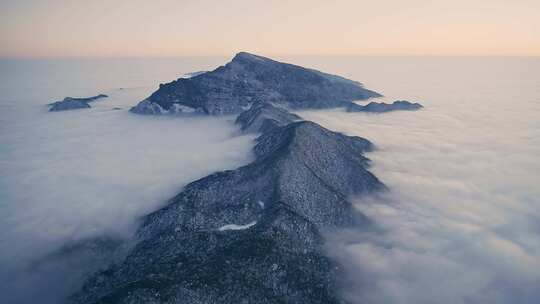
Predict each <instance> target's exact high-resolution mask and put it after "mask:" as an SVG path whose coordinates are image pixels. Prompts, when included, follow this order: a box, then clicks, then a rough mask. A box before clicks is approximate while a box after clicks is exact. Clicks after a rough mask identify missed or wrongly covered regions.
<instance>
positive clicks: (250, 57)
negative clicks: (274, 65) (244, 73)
mask: <svg viewBox="0 0 540 304" xmlns="http://www.w3.org/2000/svg"><path fill="white" fill-rule="evenodd" d="M238 61H259V62H261V61H271V59H269V58H266V57H263V56H259V55H255V54H251V53H248V52H239V53H237V54H236V55H235V56H234V57H233V59H232V62H238Z"/></svg>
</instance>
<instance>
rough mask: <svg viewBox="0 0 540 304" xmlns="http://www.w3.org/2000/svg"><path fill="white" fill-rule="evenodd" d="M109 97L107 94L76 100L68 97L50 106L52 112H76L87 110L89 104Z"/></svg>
mask: <svg viewBox="0 0 540 304" xmlns="http://www.w3.org/2000/svg"><path fill="white" fill-rule="evenodd" d="M106 97H108V96H107V95H105V94H99V95H96V96H92V97H85V98H75V97H66V98H64V99H63V100H61V101H56V102H53V103H50V104H49V106H51V108H50V109H49V111H50V112H56V111H66V110H74V109H87V108H90V105H89V104H88V103H89V102H92V101H96V100H98V99H101V98H106Z"/></svg>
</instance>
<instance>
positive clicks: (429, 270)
mask: <svg viewBox="0 0 540 304" xmlns="http://www.w3.org/2000/svg"><path fill="white" fill-rule="evenodd" d="M531 99H534V98H531ZM519 104H520V109H519V111H518V110H512V108H513V109H515V105H513V106H508V108H510V109H505V108H504V107H500V108H497V107H490V108H488V109H485V110H484V112H483V113H482V112H478V113H471V108H472V107H471V106H470V105H466V104H462V105H460V104H459V103H455V104H453V105H446V106H445V105H441V104H438V103H437V100H433V101H432V102H430V101H429V100H427V101H424V106H425V107H426V108H425V109H424V110H421V111H418V112H400V113H397V112H395V113H387V114H382V115H377V114H364V113H346V112H344V111H342V110H336V111H309V112H300V113H299V114H300V115H302V116H303V118H305V119H311V120H314V121H316V122H319V123H321V124H322V125H324V126H326V127H328V128H330V129H333V130H337V131H342V132H344V133H346V134H349V135H359V136H364V137H366V138H369V139H370V140H371V141H373V142H374V144H375V145H376V146H377V150H376V151H374V152H372V153H369V154H368V155H367V156H368V157H369V158H370V159H372V161H373V162H372V164H373V167H372V168H371V171H372V172H373V173H374V174H375V175H376V176H378V177H379V178H380V179H381V180H382V181H383V182H384V183H385V184H386V185H387V186H388V187H389V189H390V190H389V191H388V192H386V193H382V194H378V195H376V196H372V197H356V198H351V200H352V201H353V202H354V205H355V207H356V208H357V209H358V210H359V211H361V212H363V213H364V214H366V215H368V216H369V218H370V219H371V220H372V221H373V222H374V223H375V227H376V229H374V231H370V232H365V231H355V230H350V231H343V232H342V233H338V234H332V235H329V236H328V238H329V241H328V246H327V247H328V252H329V254H330V255H331V256H332V257H334V258H335V259H336V260H337V261H338V262H340V263H341V264H342V265H344V268H345V269H346V272H347V275H348V277H347V279H346V280H345V281H346V282H348V283H347V284H346V285H345V286H343V289H344V293H345V295H346V298H347V299H349V300H350V301H351V302H352V303H441V304H442V303H445V304H446V303H448V304H450V303H536V302H537V301H538V298H539V297H540V290H539V289H538V286H540V204H539V201H538V198H539V197H540V188H539V187H538V181H539V180H540V173H539V172H540V164H539V162H538V155H540V141H539V140H538V138H539V137H538V135H540V134H539V128H538V126H539V124H538V121H537V120H535V119H533V116H534V115H535V114H534V113H535V112H534V111H532V110H533V109H537V107H538V105H537V104H536V103H534V102H531V103H527V102H524V101H523V100H522V101H520V102H519ZM484 105H485V104H484ZM477 106H478V105H477ZM443 109H444V110H443ZM447 110H448V111H447ZM536 113H537V112H536ZM479 114H480V115H479ZM471 117H473V118H474V119H471ZM493 117H497V119H496V120H495V119H493Z"/></svg>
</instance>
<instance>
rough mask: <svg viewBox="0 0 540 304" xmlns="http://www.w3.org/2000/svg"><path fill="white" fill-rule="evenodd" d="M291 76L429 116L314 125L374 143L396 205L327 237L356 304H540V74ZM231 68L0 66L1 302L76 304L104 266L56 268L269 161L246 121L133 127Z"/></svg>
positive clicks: (114, 63)
mask: <svg viewBox="0 0 540 304" xmlns="http://www.w3.org/2000/svg"><path fill="white" fill-rule="evenodd" d="M282 59H284V60H286V61H289V62H294V63H297V64H300V65H304V66H308V67H314V68H318V69H321V70H323V71H327V72H331V73H336V74H339V75H344V76H346V77H349V78H351V79H355V80H359V81H362V82H363V83H364V84H365V85H366V86H367V87H368V88H370V89H374V90H377V91H379V92H382V93H383V94H385V95H386V96H387V97H385V98H384V99H383V100H385V101H393V100H395V99H408V100H410V101H418V102H421V103H422V104H423V105H424V106H425V108H424V109H423V110H421V111H418V112H394V113H385V114H381V115H370V114H365V113H354V114H353V113H345V112H343V110H342V109H336V110H331V111H303V112H301V113H299V114H300V115H301V116H303V117H304V118H305V119H310V120H313V121H315V122H318V123H321V124H322V125H324V126H326V127H328V128H330V129H332V130H336V131H341V132H344V133H346V134H350V135H359V136H363V137H366V138H367V139H369V140H371V141H372V142H373V143H374V144H375V145H376V146H377V150H376V151H374V152H372V153H369V154H368V155H367V156H368V157H369V158H370V159H372V161H373V162H372V165H373V166H372V168H371V170H372V172H373V173H374V174H375V175H376V176H377V177H379V178H380V179H381V180H382V181H383V182H384V183H385V184H386V185H387V186H388V187H389V189H390V190H389V191H388V192H386V193H384V194H379V195H377V196H375V197H360V198H351V200H352V201H353V202H354V204H355V206H356V208H358V210H360V211H362V212H364V213H365V214H367V215H368V216H369V217H370V218H371V219H372V220H373V222H374V223H375V225H376V228H377V229H375V230H374V231H369V232H367V231H355V230H352V231H344V232H342V233H339V234H334V235H329V236H328V238H329V239H328V253H329V254H330V255H331V256H332V257H334V258H335V259H336V260H337V261H339V262H340V263H341V264H342V265H344V269H346V270H347V279H348V280H346V282H347V283H346V284H344V286H342V287H343V292H344V293H345V296H346V297H347V298H348V299H349V300H350V301H351V302H352V303H374V304H378V303H444V304H446V303H449V304H450V303H452V304H453V303H536V302H538V298H540V294H539V291H538V288H537V287H538V286H540V262H539V261H540V204H539V197H540V187H538V182H539V181H540V162H539V155H540V119H539V118H540V117H539V114H538V113H540V83H539V82H538V75H540V60H538V59H537V58H480V57H474V58H472V57H471V58H454V57H449V58H443V57H425V58H420V57H353V56H343V57H324V56H323V57H294V58H282ZM223 62H224V59H223V58H189V59H188V58H182V59H170V60H101V61H100V60H96V61H94V60H83V61H77V60H72V61H20V62H19V61H0V92H2V94H1V95H0V172H1V174H0V214H1V217H0V249H1V250H0V282H1V284H0V302H2V303H35V301H36V299H39V301H40V302H41V303H58V302H60V301H61V300H62V299H63V298H64V297H65V296H66V295H67V294H69V293H70V292H72V291H73V290H74V289H75V288H77V287H78V286H79V284H80V283H81V279H82V277H83V276H82V275H83V274H84V270H85V269H84V268H85V266H88V265H90V264H92V263H94V262H96V263H97V264H99V262H100V261H99V260H98V261H96V260H95V259H92V258H89V257H87V256H71V255H67V256H60V258H57V257H58V256H55V253H56V252H58V249H59V248H62V246H64V245H65V244H66V243H67V244H70V243H71V244H73V243H74V242H76V241H78V240H85V239H88V238H92V237H98V236H109V237H111V236H112V237H116V238H124V239H125V238H129V236H130V235H132V233H133V231H134V230H135V228H136V227H137V223H138V222H137V219H139V218H140V217H141V216H142V215H144V214H146V213H148V212H151V211H153V210H156V209H157V208H159V207H160V206H163V205H164V204H166V201H167V199H168V198H170V197H171V196H173V195H174V194H176V193H178V192H179V191H181V189H182V187H183V186H184V185H186V183H189V182H191V181H193V180H195V179H197V178H200V177H203V176H205V175H207V174H209V173H211V172H214V171H217V170H223V169H231V168H236V167H238V166H240V165H242V164H245V163H247V162H249V161H250V160H251V159H252V155H251V153H250V148H251V146H252V145H253V139H254V137H253V136H241V135H239V133H238V132H237V131H238V130H237V129H236V127H235V126H234V125H233V123H232V120H233V119H234V118H233V117H198V118H196V117H155V116H154V117H145V116H138V115H134V114H131V113H129V112H128V111H127V110H128V109H129V107H130V106H132V105H134V104H135V103H136V102H138V101H140V100H141V99H143V98H145V97H146V96H148V95H149V94H150V93H151V92H152V91H153V90H155V89H156V88H157V85H158V82H164V81H169V80H172V79H175V78H177V77H179V76H181V75H182V74H184V73H188V72H193V71H198V70H211V69H213V68H214V67H215V66H216V65H217V64H219V63H223ZM99 93H104V94H108V95H109V96H110V97H109V98H107V99H104V100H102V101H97V102H95V103H93V104H92V106H93V108H92V109H85V110H76V111H67V112H58V113H48V112H47V108H46V107H45V104H46V103H48V102H52V101H55V100H58V99H61V98H63V97H65V96H91V95H96V94H99ZM115 107H118V108H121V109H120V110H114V108H115ZM51 257H52V258H51Z"/></svg>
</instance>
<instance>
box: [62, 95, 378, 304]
mask: <svg viewBox="0 0 540 304" xmlns="http://www.w3.org/2000/svg"><path fill="white" fill-rule="evenodd" d="M288 114H289V115H288ZM241 117H242V118H241ZM298 118H299V117H298V116H296V115H293V114H290V113H287V112H285V111H283V110H282V109H279V108H276V107H273V106H271V105H255V106H254V107H253V108H252V109H250V110H248V111H246V112H244V113H242V114H241V115H240V117H239V118H238V120H237V123H239V124H240V125H241V126H242V127H243V128H244V129H245V130H246V131H248V132H249V131H257V132H262V135H261V136H259V137H258V138H257V140H256V145H255V147H254V149H253V152H254V154H255V156H256V158H255V160H254V161H253V162H252V163H250V164H248V165H246V166H243V167H240V168H238V169H236V170H228V171H223V172H218V173H214V174H212V175H209V176H207V177H205V178H202V179H200V180H197V181H195V182H192V183H191V184H189V185H187V186H186V187H185V188H184V190H183V191H182V192H181V193H179V194H178V195H177V196H175V197H174V198H172V199H171V200H170V201H169V203H168V205H167V206H165V207H164V208H162V209H160V210H158V211H156V212H153V213H151V214H149V215H147V216H146V217H145V218H144V220H143V222H142V225H141V227H140V228H139V230H138V233H137V238H138V243H137V244H136V245H135V247H134V248H133V249H132V250H131V252H130V253H129V254H128V255H127V257H126V259H125V260H124V261H123V262H122V263H118V264H115V265H113V266H111V267H110V268H109V269H107V270H105V271H102V272H99V273H97V274H96V275H95V276H93V277H92V278H91V279H89V280H88V281H87V282H86V284H85V285H84V287H83V289H82V290H81V291H80V292H79V293H77V294H76V295H74V296H73V297H72V301H73V302H75V303H343V300H342V299H341V298H340V296H339V293H338V287H337V285H336V282H337V278H338V277H339V272H340V268H339V265H336V264H335V263H334V262H333V261H331V260H330V259H329V258H328V257H326V256H325V255H324V252H323V249H322V245H323V242H324V240H323V238H322V236H321V231H323V230H326V229H333V228H336V227H349V226H351V225H369V221H368V220H367V218H366V217H365V216H364V215H363V214H361V213H359V212H357V211H355V210H354V209H353V207H352V205H351V203H350V202H348V201H347V197H348V196H349V195H352V194H364V193H369V192H373V191H378V190H382V189H384V188H385V187H384V185H383V184H382V183H381V182H380V181H379V180H378V179H377V178H376V177H375V176H374V175H373V174H371V173H370V172H369V171H368V170H367V169H368V163H369V161H368V159H367V158H365V157H363V156H362V153H364V152H366V151H369V150H371V149H372V148H373V146H372V144H371V143H370V142H369V141H368V140H366V139H363V138H360V137H351V136H345V135H343V134H340V133H336V132H332V131H329V130H327V129H325V128H323V127H321V126H320V125H318V124H316V123H313V122H309V121H294V122H289V120H297V119H298ZM270 120H272V121H277V123H275V124H273V125H271V126H270V125H269V126H268V127H267V128H264V129H261V128H260V127H259V128H257V126H262V125H263V124H260V123H259V122H260V121H263V122H264V121H270ZM287 122H288V123H287ZM281 124H284V125H281Z"/></svg>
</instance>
